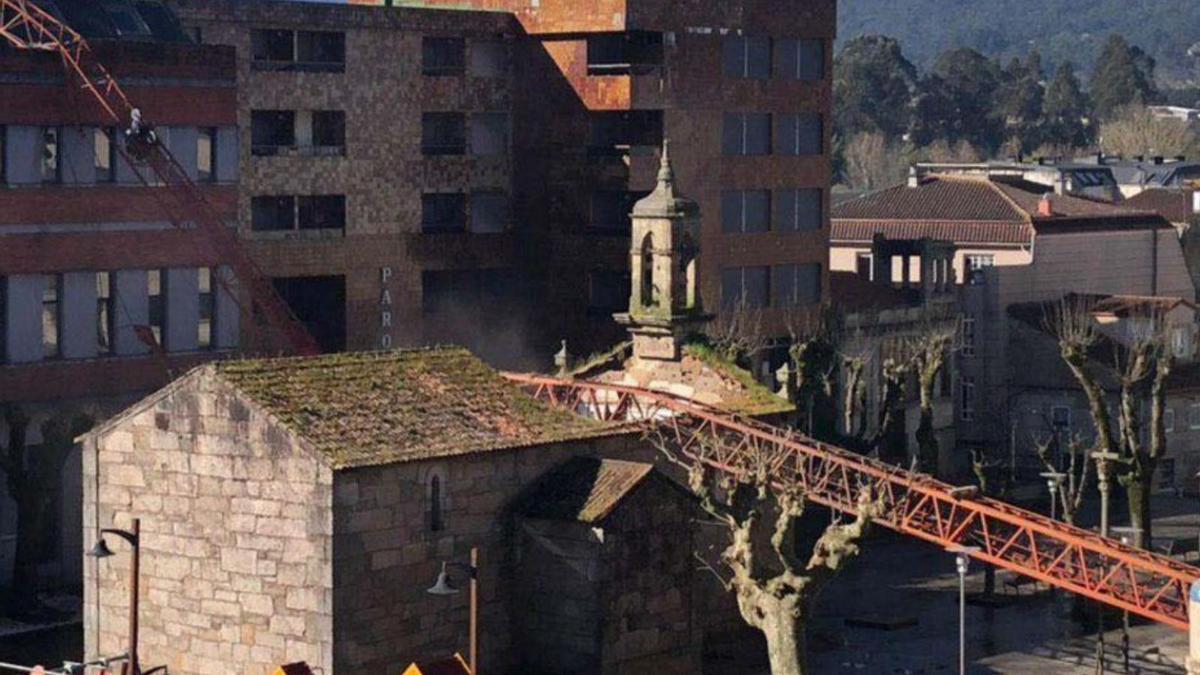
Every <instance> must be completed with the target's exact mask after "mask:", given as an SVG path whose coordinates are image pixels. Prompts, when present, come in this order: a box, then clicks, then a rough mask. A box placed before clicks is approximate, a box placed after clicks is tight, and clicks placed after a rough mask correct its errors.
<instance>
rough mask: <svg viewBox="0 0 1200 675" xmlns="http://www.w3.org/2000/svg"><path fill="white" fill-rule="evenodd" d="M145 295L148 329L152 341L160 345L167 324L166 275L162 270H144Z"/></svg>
mask: <svg viewBox="0 0 1200 675" xmlns="http://www.w3.org/2000/svg"><path fill="white" fill-rule="evenodd" d="M146 295H147V296H148V305H147V306H148V309H149V317H150V330H151V331H152V332H153V333H154V342H155V343H156V344H157V345H158V346H159V347H161V346H162V344H163V335H164V334H165V333H166V326H167V275H166V272H164V271H163V270H149V271H148V272H146Z"/></svg>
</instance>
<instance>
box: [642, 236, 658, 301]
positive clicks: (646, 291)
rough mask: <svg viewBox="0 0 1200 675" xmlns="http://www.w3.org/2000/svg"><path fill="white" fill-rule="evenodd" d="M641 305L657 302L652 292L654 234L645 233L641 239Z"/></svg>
mask: <svg viewBox="0 0 1200 675" xmlns="http://www.w3.org/2000/svg"><path fill="white" fill-rule="evenodd" d="M641 295H642V298H641V300H642V302H641V304H642V307H653V306H654V305H656V304H658V298H657V297H655V292H654V236H653V235H651V234H647V235H646V238H645V239H643V240H642V293H641Z"/></svg>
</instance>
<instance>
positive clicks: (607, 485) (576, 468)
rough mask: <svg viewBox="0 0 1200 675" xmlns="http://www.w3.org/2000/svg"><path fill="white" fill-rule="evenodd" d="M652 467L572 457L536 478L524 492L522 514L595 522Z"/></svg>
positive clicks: (628, 492) (611, 508)
mask: <svg viewBox="0 0 1200 675" xmlns="http://www.w3.org/2000/svg"><path fill="white" fill-rule="evenodd" d="M653 470H654V467H653V466H651V465H650V464H643V463H641V462H624V461H620V460H615V459H597V458H595V457H575V458H573V459H570V460H568V461H567V462H565V463H563V464H561V465H559V466H558V467H557V468H555V469H553V470H551V471H550V472H549V473H548V474H546V475H545V476H544V477H543V478H542V479H541V480H539V481H538V483H537V485H536V486H534V488H533V490H531V491H530V492H529V493H528V494H527V495H525V497H524V500H523V504H524V508H523V509H522V513H523V514H524V515H525V516H526V517H529V518H539V519H545V520H570V521H578V522H581V523H589V524H594V523H598V522H600V521H602V520H604V519H605V518H607V517H608V515H609V514H610V513H612V512H613V509H615V508H616V507H617V505H618V504H620V503H621V500H622V499H624V498H625V497H626V496H627V495H629V494H630V493H632V492H633V491H634V489H636V488H637V487H638V486H639V485H641V484H642V481H644V480H645V479H646V477H647V476H649V475H650V474H651V472H652V471H653Z"/></svg>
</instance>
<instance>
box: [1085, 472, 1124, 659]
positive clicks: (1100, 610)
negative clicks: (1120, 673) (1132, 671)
mask: <svg viewBox="0 0 1200 675" xmlns="http://www.w3.org/2000/svg"><path fill="white" fill-rule="evenodd" d="M1120 459H1121V456H1120V455H1118V454H1117V453H1115V452H1099V451H1097V452H1093V453H1092V460H1093V461H1095V462H1096V477H1097V478H1098V479H1099V484H1100V536H1101V537H1105V538H1108V493H1109V479H1110V476H1109V469H1111V468H1112V465H1113V463H1115V462H1117V461H1120ZM1096 617H1097V622H1096V672H1097V673H1100V674H1102V673H1104V604H1103V603H1100V602H1097V603H1096Z"/></svg>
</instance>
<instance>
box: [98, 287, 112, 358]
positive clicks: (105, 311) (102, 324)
mask: <svg viewBox="0 0 1200 675" xmlns="http://www.w3.org/2000/svg"><path fill="white" fill-rule="evenodd" d="M113 319H114V314H113V287H112V273H111V272H97V273H96V352H97V353H98V354H100V355H101V356H105V355H108V354H112V352H113Z"/></svg>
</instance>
